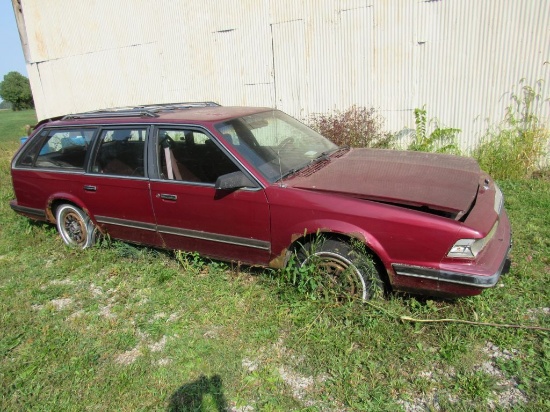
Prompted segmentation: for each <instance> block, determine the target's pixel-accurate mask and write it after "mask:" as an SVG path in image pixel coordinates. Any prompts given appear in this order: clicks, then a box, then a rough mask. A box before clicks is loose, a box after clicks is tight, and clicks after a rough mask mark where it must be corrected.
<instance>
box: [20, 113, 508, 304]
mask: <svg viewBox="0 0 550 412" xmlns="http://www.w3.org/2000/svg"><path fill="white" fill-rule="evenodd" d="M11 173H12V180H13V187H14V191H15V197H16V199H15V200H13V201H12V202H11V207H12V209H13V210H14V211H16V212H18V213H20V214H22V215H24V216H27V217H29V218H31V219H36V220H41V221H46V222H50V223H54V224H56V225H57V228H58V230H59V233H60V235H61V237H62V239H63V241H64V242H65V243H66V244H67V245H71V246H73V245H74V246H78V247H81V248H86V247H89V246H91V245H92V244H93V243H94V240H95V238H96V236H97V234H98V233H102V234H108V235H109V236H110V237H112V238H116V239H121V240H124V241H127V242H132V243H137V244H144V245H150V246H153V247H159V248H166V249H177V250H184V251H193V252H198V253H200V254H202V255H204V256H208V257H212V258H216V259H221V260H225V261H236V262H237V261H238V262H242V263H244V264H249V265H264V266H269V267H273V268H282V267H284V266H285V265H287V263H288V262H289V259H291V257H293V258H292V259H291V260H293V261H294V260H296V259H297V260H298V261H299V262H300V264H302V265H304V264H308V263H311V262H313V259H315V262H317V263H316V264H318V265H319V267H323V268H324V270H326V273H327V274H329V275H328V276H330V277H331V279H332V281H333V283H334V284H335V285H336V284H344V285H345V287H346V290H347V291H348V292H349V293H351V294H354V295H357V296H358V297H360V298H363V299H367V298H368V297H369V296H370V295H371V286H372V285H374V284H379V283H381V282H384V283H385V286H387V287H390V288H392V289H394V290H400V291H408V292H414V293H423V294H428V295H446V296H466V295H475V294H479V293H481V291H482V290H483V289H484V288H488V287H491V286H494V285H495V284H496V283H497V281H498V279H499V277H500V275H501V273H502V272H503V271H504V270H505V268H506V266H507V262H508V259H507V256H508V251H509V248H510V244H511V236H510V223H509V221H508V217H507V215H506V212H505V210H504V207H503V197H502V193H501V191H500V189H499V188H498V186H497V185H496V184H495V182H494V181H493V180H492V179H491V178H490V177H489V176H488V175H486V174H485V173H483V172H482V171H481V170H480V169H479V166H478V165H477V163H476V162H475V161H474V160H472V159H470V158H466V157H455V156H449V155H441V154H433V153H420V152H405V151H393V150H375V149H349V148H340V147H337V146H336V145H334V144H333V143H331V142H330V141H328V140H327V139H326V138H324V137H323V136H321V135H319V134H318V133H316V132H314V131H312V130H311V129H309V128H308V127H306V126H305V125H303V124H302V123H300V122H298V121H297V120H295V119H293V118H291V117H290V116H288V115H286V114H284V113H282V112H280V111H278V110H273V109H269V108H251V107H250V108H249V107H246V108H245V107H222V106H218V105H216V104H213V103H190V104H186V103H180V104H170V105H156V106H142V107H137V108H130V109H127V108H125V109H114V110H105V111H95V112H87V113H80V114H72V115H67V116H65V117H63V118H57V119H50V120H46V121H43V122H41V123H39V124H38V125H37V127H36V128H35V132H34V133H33V134H32V136H31V137H30V138H29V139H28V141H27V142H26V143H25V144H24V145H23V146H22V147H21V148H20V150H19V151H18V152H17V153H16V155H15V157H14V159H13V162H12V170H11ZM365 256H368V257H370V258H371V259H373V260H374V263H375V267H377V268H378V269H379V270H378V272H377V273H376V274H375V275H373V274H372V273H367V270H366V269H365V266H364V265H363V264H362V262H363V260H364V259H363V258H364V257H365Z"/></svg>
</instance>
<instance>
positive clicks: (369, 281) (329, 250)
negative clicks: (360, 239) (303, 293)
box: [297, 238, 384, 300]
mask: <svg viewBox="0 0 550 412" xmlns="http://www.w3.org/2000/svg"><path fill="white" fill-rule="evenodd" d="M297 257H298V260H299V264H300V267H301V268H304V269H306V270H307V271H308V272H309V273H310V276H314V277H315V279H316V280H315V284H316V289H317V291H318V292H319V293H320V294H321V295H323V296H325V297H327V296H334V297H336V298H337V299H338V300H344V299H361V300H369V299H371V298H372V297H374V296H376V295H377V294H381V293H382V292H383V290H384V284H383V282H382V280H381V277H380V274H379V272H378V268H377V267H376V264H375V261H374V257H373V256H372V254H371V253H369V251H367V250H366V248H365V247H364V245H363V244H360V243H358V244H357V245H355V244H350V243H347V242H344V241H341V240H337V239H324V238H317V239H315V240H312V241H309V242H307V243H305V244H303V245H300V247H299V250H298V251H297Z"/></svg>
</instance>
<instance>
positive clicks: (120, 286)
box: [0, 112, 550, 411]
mask: <svg viewBox="0 0 550 412" xmlns="http://www.w3.org/2000/svg"><path fill="white" fill-rule="evenodd" d="M23 113H25V114H26V115H27V116H28V117H26V118H24V119H16V118H14V117H13V116H14V115H20V113H15V114H14V113H12V112H0V125H8V124H9V125H10V126H9V127H7V126H4V129H2V130H1V131H0V199H1V202H0V311H1V313H2V315H1V316H2V333H1V334H0V354H1V356H0V410H6V411H8V410H33V409H41V410H56V411H57V410H82V409H84V410H87V409H98V410H122V411H125V410H127V411H134V410H165V411H166V410H168V411H176V410H201V411H221V410H232V411H253V410H263V411H288V410H309V411H315V410H341V411H355V410H369V411H384V410H387V411H390V410H391V411H394V410H405V411H414V410H430V408H431V409H432V410H457V411H466V410H468V411H470V410H477V411H485V410H508V409H513V408H516V409H518V410H546V409H549V408H550V403H549V401H548V399H550V366H549V365H550V363H549V362H550V334H549V332H548V331H547V330H533V329H526V328H519V329H515V328H504V327H502V328H501V327H494V326H483V325H481V324H482V323H495V324H512V325H521V326H532V327H543V328H550V308H549V302H550V299H549V296H548V278H549V273H550V258H549V256H550V240H549V239H550V182H548V181H544V180H529V181H514V180H506V181H501V182H500V185H501V187H502V189H503V191H504V194H505V196H506V207H507V209H508V211H509V215H510V217H511V221H512V226H513V230H514V240H515V242H514V248H513V250H512V259H513V265H512V268H511V272H510V273H509V274H507V275H506V276H504V277H503V278H502V279H501V281H500V283H499V285H497V287H496V288H493V289H490V290H487V291H485V292H484V293H483V294H482V295H480V296H477V297H473V298H465V299H458V300H454V301H445V300H438V299H425V298H424V299H420V298H415V297H410V296H404V295H389V296H388V297H386V298H384V297H378V298H375V299H374V300H372V301H370V302H369V303H367V304H362V303H359V302H356V301H351V302H348V301H340V302H335V301H334V300H331V299H323V298H322V297H317V296H316V295H314V294H310V295H307V294H305V295H304V294H303V293H299V291H298V290H297V288H296V287H294V286H293V285H291V284H289V283H290V282H288V281H285V279H284V277H283V278H281V273H279V272H273V271H265V270H256V269H253V268H245V267H242V266H240V265H237V264H235V265H228V264H224V263H220V262H216V261H206V260H203V259H201V258H200V257H198V256H197V255H196V254H192V253H191V254H185V253H181V252H176V253H168V252H160V251H157V250H153V249H147V248H141V247H136V246H132V245H128V244H124V243H118V242H110V241H109V240H108V239H103V240H102V241H100V242H99V244H98V245H97V246H96V247H93V248H90V249H88V250H76V249H70V248H67V247H65V246H64V245H63V243H62V241H61V239H60V238H59V236H58V234H57V232H56V230H55V228H54V227H53V226H49V225H45V224H34V223H31V222H30V221H29V220H27V219H25V218H23V217H20V216H18V215H16V214H15V213H13V212H12V211H11V210H10V208H9V205H8V201H9V200H10V199H11V198H12V196H13V193H12V189H11V183H10V177H9V162H10V159H11V156H12V154H13V152H14V151H15V150H16V149H17V147H18V145H19V136H20V135H22V134H23V133H22V131H21V130H22V127H23V125H24V124H26V123H31V122H32V121H30V120H29V118H30V119H32V116H33V115H34V113H33V112H23ZM303 279H305V280H307V279H308V278H307V273H306V276H305V277H303ZM287 280H288V278H287ZM406 318H415V319H419V320H429V319H432V320H436V319H457V320H468V321H474V322H478V323H479V324H473V325H467V324H461V323H456V322H445V323H420V322H413V321H409V320H406Z"/></svg>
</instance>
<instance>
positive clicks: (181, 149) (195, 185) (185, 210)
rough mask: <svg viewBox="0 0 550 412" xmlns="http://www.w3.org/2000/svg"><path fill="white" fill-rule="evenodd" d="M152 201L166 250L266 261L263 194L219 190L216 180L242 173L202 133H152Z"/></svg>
mask: <svg viewBox="0 0 550 412" xmlns="http://www.w3.org/2000/svg"><path fill="white" fill-rule="evenodd" d="M154 137H155V140H154V142H155V145H154V147H155V150H154V153H155V154H154V156H156V159H155V161H154V162H153V164H154V165H155V167H156V170H153V171H152V175H153V174H156V175H157V177H156V178H152V179H151V196H152V202H153V208H154V212H155V215H156V219H157V224H158V230H159V232H160V234H161V236H162V238H163V240H164V241H165V244H166V246H167V247H169V248H172V249H181V250H186V251H196V252H199V253H201V254H203V255H206V256H210V257H214V258H219V259H223V260H234V261H241V262H243V263H249V264H254V263H262V264H266V263H268V261H269V256H270V229H269V224H270V223H269V206H268V203H267V198H266V196H265V193H264V190H263V189H262V188H261V187H260V186H259V185H258V186H257V187H256V188H249V189H238V190H233V191H220V190H216V189H215V188H214V183H215V182H216V179H217V178H218V177H219V176H221V175H223V174H227V173H232V172H236V171H239V170H244V169H242V167H241V166H239V165H238V164H237V163H235V161H234V160H233V159H232V158H231V157H230V155H228V153H227V152H226V150H224V149H223V147H222V146H221V145H220V144H219V143H218V142H217V141H216V140H215V139H214V138H213V137H212V136H211V135H210V134H209V133H208V132H207V131H205V130H202V129H194V128H169V127H166V128H157V129H156V131H155V134H154Z"/></svg>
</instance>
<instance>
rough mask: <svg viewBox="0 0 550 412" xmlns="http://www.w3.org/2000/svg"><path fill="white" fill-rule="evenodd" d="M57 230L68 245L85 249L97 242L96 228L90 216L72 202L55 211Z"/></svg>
mask: <svg viewBox="0 0 550 412" xmlns="http://www.w3.org/2000/svg"><path fill="white" fill-rule="evenodd" d="M55 217H56V220H57V230H58V231H59V234H60V235H61V239H63V242H65V244H66V245H68V246H73V247H78V248H81V249H85V248H87V247H90V246H92V245H93V244H94V242H95V237H96V228H95V225H94V223H93V222H92V220H91V219H90V217H89V216H88V215H87V214H86V213H85V212H84V211H82V210H81V209H80V208H78V207H76V206H74V205H72V204H68V203H65V204H62V205H61V206H59V207H58V208H57V210H56V212H55Z"/></svg>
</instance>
